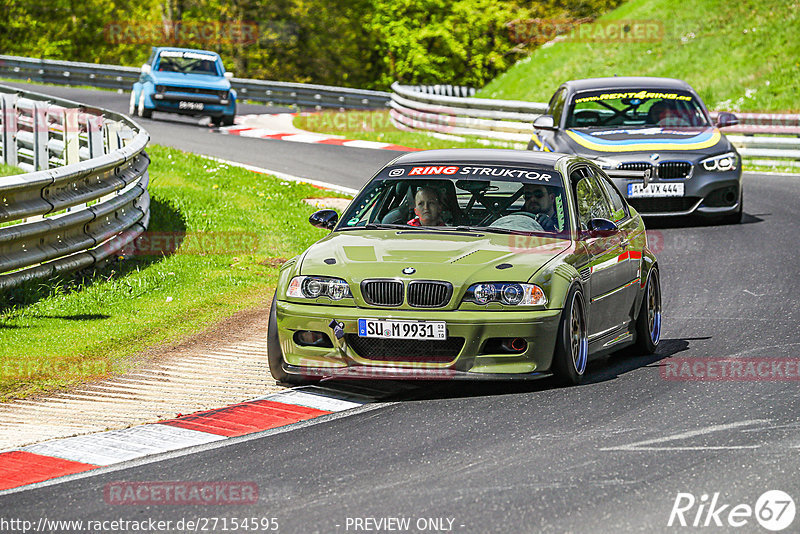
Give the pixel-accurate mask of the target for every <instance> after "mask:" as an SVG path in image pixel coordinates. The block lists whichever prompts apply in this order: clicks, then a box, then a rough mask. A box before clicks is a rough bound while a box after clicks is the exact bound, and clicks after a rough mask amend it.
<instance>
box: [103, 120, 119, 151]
mask: <svg viewBox="0 0 800 534" xmlns="http://www.w3.org/2000/svg"><path fill="white" fill-rule="evenodd" d="M103 126H104V127H105V133H106V147H107V148H108V151H109V152H111V151H112V150H117V149H118V148H122V143H120V138H119V130H120V125H119V123H118V122H116V121H108V122H106V123H105V124H104V125H103Z"/></svg>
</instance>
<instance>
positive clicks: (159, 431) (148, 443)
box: [20, 424, 226, 465]
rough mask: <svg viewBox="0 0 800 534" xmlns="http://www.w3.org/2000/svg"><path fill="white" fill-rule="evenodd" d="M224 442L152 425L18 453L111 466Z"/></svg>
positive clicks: (74, 439)
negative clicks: (162, 453)
mask: <svg viewBox="0 0 800 534" xmlns="http://www.w3.org/2000/svg"><path fill="white" fill-rule="evenodd" d="M224 439H226V438H225V436H217V435H215V434H208V433H205V432H198V431H196V430H189V429H186V428H180V427H175V426H169V425H159V424H152V425H142V426H136V427H132V428H126V429H123V430H112V431H110V432H100V433H97V434H88V435H85V436H75V437H72V438H64V439H59V440H53V441H45V442H44V443H37V444H35V445H30V446H28V447H23V448H22V449H20V450H23V451H27V452H32V453H36V454H41V455H43V456H55V457H56V458H63V459H65V460H72V461H74V462H81V463H85V464H94V465H111V464H116V463H119V462H124V461H127V460H133V459H134V458H141V457H142V456H148V455H151V454H157V453H161V452H167V451H174V450H177V449H184V448H186V447H192V446H194V445H202V444H205V443H211V442H213V441H220V440H224Z"/></svg>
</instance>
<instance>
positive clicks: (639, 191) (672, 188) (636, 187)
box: [628, 182, 684, 198]
mask: <svg viewBox="0 0 800 534" xmlns="http://www.w3.org/2000/svg"><path fill="white" fill-rule="evenodd" d="M683 185H684V184H681V183H674V184H668V183H664V182H659V183H653V184H647V187H645V186H644V184H637V183H633V184H628V197H629V198H643V197H682V196H683Z"/></svg>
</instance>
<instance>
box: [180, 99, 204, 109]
mask: <svg viewBox="0 0 800 534" xmlns="http://www.w3.org/2000/svg"><path fill="white" fill-rule="evenodd" d="M204 107H205V105H204V104H203V103H202V102H184V101H183V100H181V101H180V102H178V109H193V110H195V111H201V110H202V109H203V108H204Z"/></svg>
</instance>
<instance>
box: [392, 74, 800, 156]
mask: <svg viewBox="0 0 800 534" xmlns="http://www.w3.org/2000/svg"><path fill="white" fill-rule="evenodd" d="M433 87H434V88H435V90H432V89H431V88H430V87H426V86H416V87H411V86H404V85H400V84H398V83H394V84H392V91H393V93H392V101H391V104H390V106H391V110H390V112H389V113H390V115H391V117H392V121H393V123H394V125H395V126H396V127H398V128H400V129H404V130H411V131H415V130H419V131H425V132H428V133H432V134H433V135H437V136H451V137H453V136H454V137H460V138H464V137H471V138H474V139H478V140H483V141H486V142H487V143H492V142H495V143H496V142H501V143H503V142H505V143H510V144H512V145H513V146H516V147H518V148H524V146H526V145H527V143H528V141H529V140H530V138H531V134H532V133H533V126H532V124H531V123H532V122H533V120H534V119H535V118H536V117H538V116H539V115H541V114H542V113H544V112H545V111H546V110H547V104H544V103H537V102H523V101H514V100H493V99H488V98H470V97H459V96H451V94H454V93H456V92H458V93H461V94H464V93H465V92H469V91H466V90H465V89H464V88H460V89H459V90H458V91H454V90H448V89H446V87H447V86H433ZM472 93H473V94H474V91H472ZM711 115H712V118H716V112H712V114H711ZM737 117H738V118H739V121H740V124H738V125H736V126H732V127H728V128H725V129H724V130H723V132H724V133H725V134H726V136H727V137H728V139H729V140H730V141H731V143H733V144H734V146H736V147H737V149H738V150H739V152H740V153H741V154H742V156H746V157H754V158H759V157H760V158H779V159H789V160H798V161H800V137H797V136H800V115H779V114H766V113H738V114H737ZM731 134H745V135H731ZM786 134H789V135H796V136H795V137H777V136H778V135H786ZM763 163H767V164H772V163H778V164H792V163H793V162H786V161H774V160H768V161H766V162H763Z"/></svg>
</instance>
